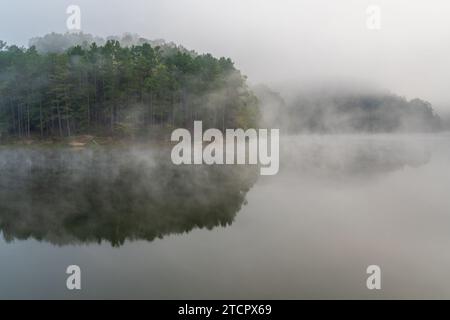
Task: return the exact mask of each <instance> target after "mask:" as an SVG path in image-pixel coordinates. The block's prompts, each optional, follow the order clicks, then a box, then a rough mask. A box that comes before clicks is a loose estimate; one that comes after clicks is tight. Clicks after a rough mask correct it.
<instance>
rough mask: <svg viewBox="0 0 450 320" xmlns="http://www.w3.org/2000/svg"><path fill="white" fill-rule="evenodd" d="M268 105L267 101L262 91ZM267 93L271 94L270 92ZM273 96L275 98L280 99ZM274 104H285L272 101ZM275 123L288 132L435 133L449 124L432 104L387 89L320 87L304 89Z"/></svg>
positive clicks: (285, 107) (289, 103)
mask: <svg viewBox="0 0 450 320" xmlns="http://www.w3.org/2000/svg"><path fill="white" fill-rule="evenodd" d="M256 92H257V95H258V97H259V98H260V100H261V105H262V106H264V105H265V104H266V102H265V101H267V99H266V98H264V95H261V94H260V93H259V92H258V91H256ZM266 96H267V94H266ZM275 98H276V95H275V96H274V98H272V99H271V101H278V100H279V98H278V100H274V99H275ZM271 104H272V105H275V106H278V107H276V109H280V107H279V106H283V104H281V103H279V102H276V103H275V102H272V103H271ZM282 109H283V112H280V113H278V118H275V123H276V124H277V125H278V124H279V126H280V127H282V128H284V132H288V133H294V134H295V133H301V132H310V133H358V132H364V133H381V132H434V131H440V130H444V129H445V126H444V124H443V122H442V121H441V118H440V117H439V115H438V114H437V113H436V112H435V111H434V110H433V107H432V105H431V104H430V103H429V102H427V101H424V100H421V99H412V100H407V99H405V98H404V97H400V96H398V95H395V94H392V93H389V92H387V91H370V90H368V91H367V92H360V91H357V90H353V89H347V90H338V91H336V90H331V89H329V90H317V91H307V92H302V91H301V90H299V93H298V94H297V97H296V98H294V99H292V101H289V102H287V103H286V106H284V107H282Z"/></svg>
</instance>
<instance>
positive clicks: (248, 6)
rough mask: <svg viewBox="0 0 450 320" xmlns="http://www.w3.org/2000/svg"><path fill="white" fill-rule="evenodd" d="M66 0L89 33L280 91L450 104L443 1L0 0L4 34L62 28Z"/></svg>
mask: <svg viewBox="0 0 450 320" xmlns="http://www.w3.org/2000/svg"><path fill="white" fill-rule="evenodd" d="M69 4H77V5H79V6H80V8H81V12H82V24H81V28H82V31H84V32H86V33H92V34H94V35H99V36H104V37H106V36H110V35H120V34H123V33H124V32H132V33H137V34H140V35H141V36H143V37H145V38H149V39H160V38H163V39H166V40H168V41H174V42H176V43H178V44H182V45H184V46H186V47H187V48H188V49H194V50H197V51H199V52H210V53H212V54H214V55H216V56H226V57H231V58H232V59H233V60H234V61H235V62H236V65H237V67H238V68H239V69H241V70H242V71H243V73H244V74H246V75H248V76H249V80H250V82H252V83H254V84H256V83H259V82H264V83H267V84H269V85H270V86H273V87H275V88H276V89H277V90H286V88H288V87H292V86H294V87H299V86H306V85H311V84H314V83H318V84H322V83H324V81H330V82H343V81H344V82H349V83H361V82H365V83H368V84H370V85H374V86H380V87H382V88H386V89H388V90H391V91H392V92H395V93H397V94H399V95H401V96H406V97H407V98H408V99H413V98H416V97H419V98H421V99H425V100H427V101H430V102H431V103H432V104H433V105H434V106H435V107H436V108H437V109H438V110H447V111H448V110H449V109H450V107H449V105H450V103H449V102H450V93H449V92H448V90H447V87H446V84H447V83H448V71H449V68H450V60H449V59H448V56H449V55H450V45H449V44H448V41H445V39H448V38H449V36H450V21H449V20H448V14H449V12H450V4H449V3H448V1H445V0H438V1H433V2H432V3H429V2H427V1H407V0H399V1H388V0H384V1H381V0H377V1H359V0H351V1H331V0H319V1H317V0H314V1H313V0H308V1H301V0H282V1H261V0H248V1H239V0H231V1H229V0H227V1H225V0H210V1H201V0H183V1H175V0H157V1H155V0H152V1H144V0H132V1H127V2H126V3H124V2H123V1H119V0H113V1H109V0H108V1H106V0H100V1H88V0H79V1H75V2H74V1H66V0H64V1H56V0H53V1H52V0H43V1H39V3H34V2H33V3H30V1H26V0H18V1H14V2H10V1H6V0H1V1H0V5H1V7H2V19H1V21H0V30H1V31H0V38H1V39H3V40H5V41H7V42H9V43H18V44H22V45H27V43H28V40H29V39H30V38H32V37H35V36H38V35H43V34H46V33H49V32H62V33H64V32H66V31H67V29H66V18H67V15H66V13H65V11H66V8H67V6H68V5H69ZM368 5H379V6H380V8H381V29H380V30H369V29H368V28H367V27H366V19H367V15H366V8H367V7H368Z"/></svg>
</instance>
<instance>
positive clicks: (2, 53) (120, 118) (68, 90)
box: [0, 39, 260, 137]
mask: <svg viewBox="0 0 450 320" xmlns="http://www.w3.org/2000/svg"><path fill="white" fill-rule="evenodd" d="M129 42H130V41H129ZM37 44H38V45H41V47H42V43H39V42H37ZM42 51H43V50H37V49H36V47H35V46H31V47H29V48H19V47H17V46H14V45H12V46H7V45H6V44H5V43H4V42H1V43H0V133H1V135H2V136H18V137H29V136H31V135H39V136H42V137H48V136H50V137H53V136H60V137H63V136H71V135H74V134H99V133H101V134H108V135H146V134H150V133H151V132H152V130H153V129H155V128H174V127H186V128H190V127H191V126H192V125H193V121H194V120H201V121H203V126H204V127H215V128H219V129H222V130H223V129H225V128H237V127H239V128H247V127H255V126H257V124H258V121H259V117H260V116H259V109H258V101H257V99H256V97H255V96H254V95H253V93H252V92H251V90H249V89H248V87H247V84H246V78H245V77H244V76H243V75H241V73H240V72H239V71H238V70H237V69H236V68H235V67H234V64H233V62H232V61H231V60H230V59H227V58H220V59H218V58H215V57H213V56H212V55H210V54H197V53H195V52H191V51H187V50H186V49H184V48H182V47H177V46H175V45H161V46H158V45H152V44H150V43H147V42H144V41H141V42H140V43H139V44H138V45H134V44H132V42H130V43H128V45H121V43H120V42H119V41H118V40H114V39H111V40H108V41H106V42H105V43H104V44H103V45H97V43H96V42H92V43H87V42H84V44H83V45H75V46H72V47H69V48H68V49H64V50H62V51H60V52H58V51H57V50H53V52H52V51H51V50H50V51H49V52H42Z"/></svg>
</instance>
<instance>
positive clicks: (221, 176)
mask: <svg viewBox="0 0 450 320" xmlns="http://www.w3.org/2000/svg"><path fill="white" fill-rule="evenodd" d="M449 146H450V135H449V134H439V135H438V134H436V135H433V134H430V135H336V136H331V135H329V136H327V135H323V136H319V135H305V136H289V137H286V136H285V137H282V139H281V141H280V171H279V173H278V174H277V175H275V176H260V175H259V169H258V168H257V167H256V166H239V165H236V166H227V165H224V166H175V165H173V164H172V163H171V161H170V150H169V151H168V150H165V149H163V148H156V147H153V148H145V147H142V146H141V147H130V148H112V147H109V148H106V147H105V148H102V147H96V148H87V149H73V148H72V149H63V148H56V147H55V148H50V147H46V148H44V147H5V146H4V147H0V233H1V235H0V238H1V240H0V298H1V299H10V298H43V299H51V298H64V299H80V298H86V299H91V298H105V299H108V298H138V299H241V298H242V299H301V298H362V299H367V298H371V299H377V298H450V276H449V272H450V271H449V270H450V250H448V248H449V247H450V196H449V191H450V170H449V169H450V148H449ZM74 264H75V265H78V266H80V268H81V272H82V290H80V291H69V290H68V289H67V288H66V279H67V276H68V275H67V274H66V273H65V272H66V268H67V266H69V265H74ZM369 265H379V266H380V268H381V274H382V280H381V281H382V289H381V290H368V289H367V288H366V279H367V277H368V275H367V273H366V268H367V266H369Z"/></svg>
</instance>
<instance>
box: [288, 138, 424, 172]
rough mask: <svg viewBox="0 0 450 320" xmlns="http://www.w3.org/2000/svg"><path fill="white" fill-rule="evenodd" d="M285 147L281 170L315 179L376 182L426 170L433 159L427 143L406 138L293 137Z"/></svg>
mask: <svg viewBox="0 0 450 320" xmlns="http://www.w3.org/2000/svg"><path fill="white" fill-rule="evenodd" d="M281 147H282V148H281V155H280V156H281V165H280V166H281V170H284V171H285V172H290V174H292V171H293V170H295V172H296V176H297V177H298V176H302V177H310V176H312V177H314V178H317V177H326V178H333V179H334V178H339V177H342V178H346V179H349V178H363V179H367V178H371V177H372V178H373V177H376V176H380V175H384V174H387V173H390V172H394V171H398V170H401V169H403V168H405V167H413V168H416V167H420V166H423V165H425V164H427V163H429V162H430V160H431V155H432V151H431V146H430V143H427V142H426V140H424V139H422V140H421V139H406V138H404V137H402V136H398V137H392V136H388V137H383V136H376V135H375V136H345V135H343V136H305V137H302V138H299V137H292V138H288V139H286V140H285V141H284V144H283V145H282V146H281Z"/></svg>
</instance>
